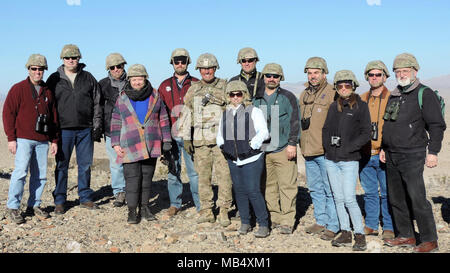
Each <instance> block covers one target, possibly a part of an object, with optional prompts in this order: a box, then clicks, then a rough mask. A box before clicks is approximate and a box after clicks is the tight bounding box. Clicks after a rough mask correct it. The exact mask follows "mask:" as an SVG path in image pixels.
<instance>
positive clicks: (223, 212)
mask: <svg viewBox="0 0 450 273" xmlns="http://www.w3.org/2000/svg"><path fill="white" fill-rule="evenodd" d="M217 220H218V221H219V223H220V225H221V226H222V227H227V226H229V225H231V221H230V217H229V216H228V210H227V209H226V208H220V213H219V217H217Z"/></svg>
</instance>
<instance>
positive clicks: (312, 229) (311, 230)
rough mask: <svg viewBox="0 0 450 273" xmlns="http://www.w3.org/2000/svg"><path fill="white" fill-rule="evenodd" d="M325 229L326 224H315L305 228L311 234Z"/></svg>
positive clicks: (319, 232)
mask: <svg viewBox="0 0 450 273" xmlns="http://www.w3.org/2000/svg"><path fill="white" fill-rule="evenodd" d="M324 230H325V227H324V226H321V225H318V224H314V225H311V226H308V227H306V228H305V232H306V233H309V234H321V233H322V231H324Z"/></svg>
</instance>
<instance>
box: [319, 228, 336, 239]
mask: <svg viewBox="0 0 450 273" xmlns="http://www.w3.org/2000/svg"><path fill="white" fill-rule="evenodd" d="M334 237H336V233H334V232H333V231H331V230H329V229H325V230H324V231H323V232H322V235H320V239H322V240H325V241H331V240H333V239H334Z"/></svg>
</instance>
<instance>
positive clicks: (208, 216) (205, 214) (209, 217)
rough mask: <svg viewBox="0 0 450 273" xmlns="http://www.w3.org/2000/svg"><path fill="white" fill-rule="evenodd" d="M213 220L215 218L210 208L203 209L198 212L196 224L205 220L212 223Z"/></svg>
mask: <svg viewBox="0 0 450 273" xmlns="http://www.w3.org/2000/svg"><path fill="white" fill-rule="evenodd" d="M215 221H216V219H214V214H213V212H212V210H211V209H204V210H201V211H200V212H199V216H198V219H197V224H201V223H206V222H210V223H214V222H215Z"/></svg>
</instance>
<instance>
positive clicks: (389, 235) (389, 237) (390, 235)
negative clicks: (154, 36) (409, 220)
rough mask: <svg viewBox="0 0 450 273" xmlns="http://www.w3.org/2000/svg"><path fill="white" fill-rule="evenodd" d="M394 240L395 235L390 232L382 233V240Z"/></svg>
mask: <svg viewBox="0 0 450 273" xmlns="http://www.w3.org/2000/svg"><path fill="white" fill-rule="evenodd" d="M394 238H395V233H394V232H393V231H392V230H384V231H383V235H382V239H383V240H385V239H394Z"/></svg>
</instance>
